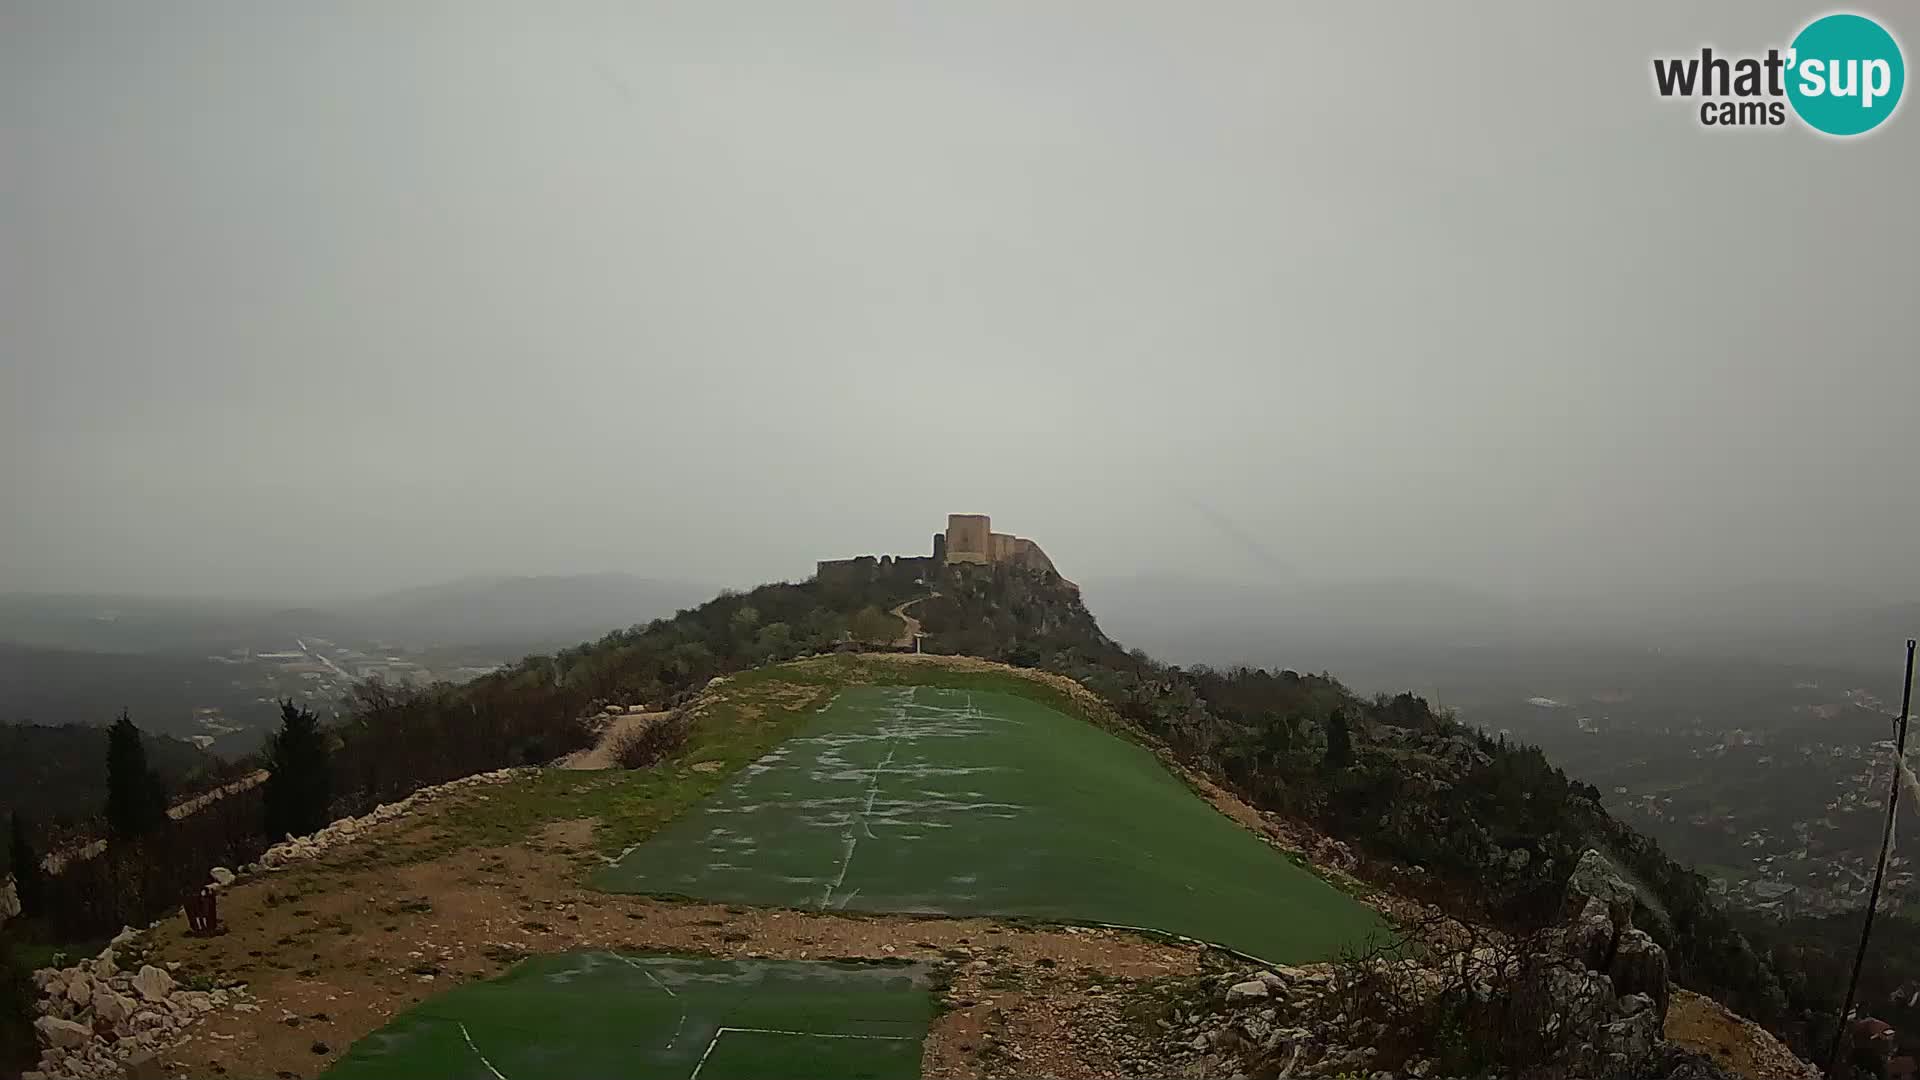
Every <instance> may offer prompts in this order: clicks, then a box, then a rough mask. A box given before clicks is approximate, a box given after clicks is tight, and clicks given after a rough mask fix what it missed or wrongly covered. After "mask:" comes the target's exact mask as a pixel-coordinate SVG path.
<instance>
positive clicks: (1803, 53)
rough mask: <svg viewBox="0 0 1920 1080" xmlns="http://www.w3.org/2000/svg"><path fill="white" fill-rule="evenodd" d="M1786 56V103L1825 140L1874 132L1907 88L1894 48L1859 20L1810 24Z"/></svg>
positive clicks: (1876, 28) (1873, 25) (1879, 30)
mask: <svg viewBox="0 0 1920 1080" xmlns="http://www.w3.org/2000/svg"><path fill="white" fill-rule="evenodd" d="M1787 57H1788V59H1787V64H1788V67H1789V70H1790V72H1791V74H1790V76H1789V79H1788V83H1787V100H1789V101H1791V102H1793V111H1794V112H1796V113H1798V114H1799V115H1800V119H1801V120H1803V121H1805V122H1806V124H1807V126H1808V127H1811V128H1813V129H1814V130H1815V131H1823V132H1826V133H1827V134H1828V135H1864V134H1866V133H1867V132H1869V131H1872V130H1873V129H1874V128H1876V127H1879V126H1880V124H1881V123H1882V122H1884V121H1885V120H1886V119H1887V117H1889V116H1892V115H1893V110H1894V109H1895V108H1897V107H1899V105H1900V91H1901V90H1903V89H1905V88H1906V85H1907V63H1906V59H1905V58H1904V57H1902V56H1901V54H1900V43H1899V42H1897V41H1895V40H1894V39H1893V35H1892V34H1889V33H1887V31H1886V29H1885V28H1884V27H1882V26H1881V25H1880V24H1879V23H1877V22H1874V21H1873V20H1872V19H1869V18H1867V17H1866V16H1864V15H1851V14H1841V15H1827V16H1824V17H1822V18H1819V19H1815V20H1814V21H1812V22H1810V23H1808V24H1807V25H1806V28H1805V29H1803V30H1801V31H1800V33H1799V34H1798V35H1797V36H1796V37H1795V38H1794V39H1793V46H1792V49H1791V51H1790V52H1788V54H1787Z"/></svg>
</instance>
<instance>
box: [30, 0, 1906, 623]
mask: <svg viewBox="0 0 1920 1080" xmlns="http://www.w3.org/2000/svg"><path fill="white" fill-rule="evenodd" d="M1824 10H1826V9H1825V8H1824V7H1823V6H1821V5H1808V4H1758V3H1748V2H1741V3H1722V4H1692V5H1667V4H1582V5H1577V6H1575V5H1567V4H1537V3H1508V4H1500V5H1493V4H1478V5H1473V6H1471V7H1462V6H1459V5H1433V4H1413V3H1405V4H1393V5H1384V4H1381V5H1355V4H1344V3H1343V4H1315V5H1306V4H1284V3H1272V2H1266V0H1261V2H1249V3H1226V2H1217V0H1209V2H1207V3H1199V4H1184V3H1172V2H1162V3H1153V4H1119V3H1112V2H1101V3H1092V2H1085V3H1072V4H1065V3H1058V4H1034V3H1032V2H1030V0H1019V2H1000V3H991V2H968V3H950V4H878V3H876V4H854V3H833V2H814V3H806V4H794V3H788V2H785V0H768V2H765V3H716V2H706V0H702V2H698V3H684V4H673V5H655V4H642V3H605V4H569V3H542V4H533V3H521V4H482V3H475V2H470V0H458V2H448V3H428V2H424V0H423V2H409V3H399V4H395V3H388V2H385V0H378V2H365V3H310V4H304V5H290V4H260V3H257V2H253V0H240V2H235V3H230V4H226V3H223V4H216V3H204V2H198V0H182V2H177V3H167V4H152V3H144V2H124V3H95V2H73V0H62V2H53V0H44V2H25V0H0V428H3V429H4V430H0V452H3V453H4V462H5V463H4V466H0V501H3V502H4V505H5V507H6V512H5V514H4V517H3V518H0V589H33V590H51V589H91V590H103V591H104V590H135V591H144V592H156V593H194V592H206V593H223V594H246V595H253V596H266V595H270V596H276V597H288V598H311V597H315V596H325V595H328V594H332V593H336V592H339V591H341V590H353V591H363V590H372V589H378V588H384V587H391V586H403V585H411V584H419V583H424V582H430V581H438V580H443V579H447V578H453V577H459V576H464V575H469V574H493V573H549V572H568V571H582V570H601V569H618V570H629V571H633V572H636V573H641V574H646V575H650V576H655V577H662V578H678V579H686V580H695V581H706V582H715V583H732V584H748V583H752V582H756V581H760V580H766V579H778V578H794V577H800V576H804V575H805V574H806V573H808V572H809V571H810V569H811V566H812V561H813V560H814V559H816V558H819V557H826V556H838V555H843V554H853V553H858V552H863V551H885V550H893V551H916V552H917V551H921V550H923V549H924V548H925V546H926V543H927V538H928V536H929V534H930V533H931V532H932V531H933V530H934V529H935V528H937V527H939V526H940V525H941V524H942V523H943V522H944V515H945V514H946V513H947V512H948V511H979V512H987V513H991V514H992V515H993V516H994V522H995V526H996V527H997V528H1000V529H1002V530H1005V531H1012V532H1017V533H1020V534H1022V535H1026V536H1031V537H1034V538H1036V539H1038V540H1040V541H1041V542H1042V543H1043V544H1044V545H1045V546H1046V548H1047V549H1048V551H1049V552H1050V553H1051V554H1052V555H1053V557H1054V559H1055V560H1056V562H1058V563H1059V564H1060V566H1061V568H1062V570H1063V571H1064V572H1065V573H1067V574H1068V576H1070V577H1078V578H1082V579H1089V578H1099V577H1110V576H1116V575H1129V574H1134V573H1164V572H1184V573H1191V574H1201V575H1206V576H1214V577H1254V578H1263V579H1265V578H1274V577H1278V576H1281V575H1284V574H1286V573H1289V572H1292V573H1297V574H1299V575H1301V576H1303V577H1306V578H1310V579H1314V580H1346V579H1374V578H1389V577H1393V578H1398V577H1419V578H1432V579H1436V580H1443V581H1448V582H1455V583H1460V584H1468V585H1475V586H1482V587H1494V588H1500V589H1513V590H1524V589H1527V588H1531V587H1534V586H1536V585H1538V584H1539V583H1541V582H1545V581H1558V582H1569V583H1572V584H1574V585H1577V586H1579V587H1582V588H1592V589H1599V590H1615V589H1620V588H1626V587H1632V586H1640V585H1647V584H1652V585H1655V586H1659V587H1665V586H1668V585H1672V584H1679V583H1690V582H1691V583H1699V584H1720V583H1731V584H1740V583H1748V582H1764V581H1771V580H1794V581H1802V582H1815V583H1823V584H1824V583H1831V584H1847V585H1856V586H1857V585H1862V584H1868V583H1872V582H1875V581H1878V580H1881V579H1883V578H1890V579H1892V580H1893V581H1894V583H1895V588H1894V589H1893V590H1892V592H1890V593H1889V594H1888V596H1887V599H1889V600H1895V599H1911V598H1912V595H1911V594H1912V593H1913V592H1914V591H1915V587H1916V585H1920V559H1917V558H1916V552H1920V494H1917V493H1916V489H1915V481H1914V480H1913V475H1914V467H1915V464H1916V458H1920V454H1916V449H1915V448H1916V446H1920V423H1916V421H1915V419H1914V408H1915V406H1916V404H1917V403H1920V392H1917V391H1920V366H1917V361H1920V351H1917V350H1916V343H1917V342H1920V289H1917V288H1916V285H1917V283H1920V276H1917V275H1916V274H1915V271H1914V255H1915V251H1916V242H1917V241H1920V200H1916V198H1915V196H1914V191H1915V185H1916V177H1920V168H1916V166H1920V149H1917V148H1920V115H1916V114H1915V111H1914V109H1915V106H1914V104H1913V103H1911V102H1909V103H1907V104H1905V105H1903V107H1902V110H1901V112H1900V114H1898V115H1896V116H1895V117H1894V118H1893V119H1892V120H1891V121H1890V122H1889V123H1888V125H1886V126H1885V127H1883V128H1882V130H1880V131H1878V132H1876V133H1875V134H1873V135H1871V136H1869V137H1867V138H1865V139H1856V140H1852V141H1837V140H1825V139H1822V138H1819V137H1817V136H1815V135H1813V134H1811V133H1809V132H1808V131H1806V130H1804V129H1797V128H1796V129H1787V130H1778V129H1775V130H1744V131H1733V132H1716V131H1709V130H1705V129H1702V128H1701V127H1700V125H1699V124H1698V122H1697V120H1696V118H1695V114H1694V111H1693V109H1692V107H1690V106H1688V105H1686V104H1682V103H1679V102H1674V101H1662V100H1659V99H1657V98H1656V97H1655V95H1654V92H1653V89H1652V80H1651V75H1650V68H1649V60H1650V59H1651V58H1652V57H1653V56H1655V55H1675V56H1678V55H1686V54H1688V53H1697V52H1698V50H1699V48H1700V46H1701V45H1702V44H1706V43H1712V44H1713V45H1715V46H1716V47H1718V48H1721V49H1726V50H1754V51H1762V50H1764V49H1765V48H1766V47H1767V46H1769V45H1784V44H1785V43H1786V41H1787V40H1789V39H1790V38H1791V36H1792V34H1793V32H1794V31H1795V30H1796V29H1798V27H1799V26H1801V25H1802V24H1803V23H1805V22H1806V21H1807V20H1808V19H1809V18H1810V17H1811V16H1813V15H1815V14H1818V13H1821V12H1823V11H1824ZM1854 10H1860V11H1864V12H1867V13H1870V14H1874V15H1876V16H1879V17H1881V19H1882V21H1883V22H1884V23H1885V24H1886V25H1888V26H1889V27H1890V28H1891V29H1892V30H1893V31H1894V32H1895V33H1896V34H1898V35H1901V36H1902V38H1903V40H1904V41H1905V42H1906V43H1907V53H1908V61H1909V64H1911V63H1912V62H1913V60H1914V53H1915V44H1914V43H1915V42H1920V19H1917V18H1916V17H1915V14H1914V12H1913V10H1912V9H1911V8H1905V7H1901V6H1896V5H1892V4H1880V5H1877V6H1869V7H1864V8H1856V9H1854ZM1288 568H1291V569H1290V570H1289V569H1288ZM1893 592H1897V593H1898V594H1899V595H1893V594H1892V593H1893Z"/></svg>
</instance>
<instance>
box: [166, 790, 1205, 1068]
mask: <svg viewBox="0 0 1920 1080" xmlns="http://www.w3.org/2000/svg"><path fill="white" fill-rule="evenodd" d="M478 809H479V807H478V804H475V803H467V802H466V801H465V800H460V801H455V802H450V803H449V804H447V805H445V806H443V807H436V808H435V810H434V811H432V812H430V813H428V814H425V815H422V816H421V817H419V818H416V819H405V820H402V821H398V822H395V823H393V824H391V825H386V826H381V827H379V828H378V829H377V830H376V834H375V835H373V836H372V837H370V838H369V839H368V840H366V841H362V842H361V843H359V844H356V845H354V847H352V848H349V849H343V850H342V851H339V852H335V853H332V854H330V855H329V856H327V857H325V858H323V859H321V860H318V861H316V862H314V863H311V864H306V865H303V866H302V867H300V868H299V869H297V870H292V871H288V872H285V873H282V874H276V875H271V876H268V877H264V878H259V879H253V880H249V881H245V882H243V883H242V884H241V885H239V886H237V887H235V888H234V889H233V890H231V891H230V892H228V893H227V894H225V895H224V896H223V898H222V902H221V910H220V914H221V918H222V920H223V921H224V922H225V923H226V924H227V925H228V926H229V927H230V930H229V932H227V933H226V934H224V935H222V936H219V937H216V938H212V939H199V938H190V937H187V936H186V934H185V925H184V922H183V920H181V919H179V918H177V917H176V918H173V919H169V920H167V921H166V922H165V923H164V924H162V926H161V928H160V929H158V930H156V931H154V932H153V934H152V937H153V940H154V943H155V946H156V951H157V952H158V954H159V955H160V956H161V957H163V958H164V959H166V960H172V961H179V962H180V963H181V965H182V966H181V969H180V970H179V971H177V972H176V975H177V977H179V978H182V979H193V978H195V977H201V978H218V979H240V980H244V981H245V982H246V983H247V984H248V987H249V989H250V991H251V993H252V994H253V995H254V1000H255V1001H257V1002H258V1003H259V1006H260V1008H259V1011H258V1012H250V1013H249V1012H223V1013H219V1014H217V1015H214V1016H212V1017H209V1018H208V1020H207V1021H205V1022H204V1023H202V1024H201V1025H199V1026H197V1027H195V1028H194V1029H193V1034H192V1036H191V1037H190V1038H189V1040H188V1041H187V1042H185V1043H182V1044H181V1045H179V1046H177V1047H175V1048H174V1049H172V1050H170V1051H167V1052H166V1053H164V1054H162V1061H163V1062H164V1063H165V1067H166V1069H167V1072H168V1073H169V1074H170V1075H179V1074H185V1075H192V1076H215V1075H227V1076H276V1075H278V1076H312V1075H315V1074H317V1073H318V1072H320V1071H321V1070H322V1069H324V1068H326V1067H327V1066H328V1065H330V1064H332V1063H333V1062H334V1061H335V1060H337V1059H338V1058H339V1056H340V1054H341V1053H342V1052H344V1051H345V1049H346V1048H347V1047H348V1046H349V1045H350V1044H352V1043H353V1042H354V1041H355V1040H356V1039H359V1038H361V1037H362V1036H364V1035H367V1034H368V1033H370V1032H372V1031H373V1030H375V1029H377V1028H379V1027H380V1026H382V1025H383V1024H385V1023H386V1022H387V1021H388V1020H389V1019H390V1018H391V1017H392V1016H394V1015H395V1014H396V1013H399V1012H402V1011H404V1010H406V1009H408V1008H411V1007H413V1006H414V1005H417V1004H419V1003H420V1002H421V1001H423V1000H425V999H426V998H428V997H431V996H433V995H435V994H438V993H441V992H443V991H445V990H446V989H448V988H449V987H451V986H455V985H458V984H460V983H462V982H466V981H469V980H473V979H483V978H491V977H493V976H496V975H499V974H501V973H502V972H504V971H505V970H506V969H507V968H508V967H510V966H511V965H512V964H514V963H515V962H517V961H518V960H520V959H521V958H523V957H525V956H528V955H530V954H533V953H547V952H559V951H563V950H567V949H576V948H610V949H622V950H632V951H644V950H668V951H675V952H686V953H694V954H698V955H706V956H716V957H729V958H738V959H752V958H759V957H770V958H776V959H793V960H805V959H827V958H843V957H844V958H852V957H858V958H866V959H880V958H885V957H895V958H905V959H915V960H926V961H931V962H935V963H939V964H943V965H946V966H947V967H948V969H949V970H951V971H952V972H953V973H954V980H955V981H954V984H953V988H952V989H950V990H949V991H948V1000H947V1002H946V1004H947V1006H948V1008H947V1010H946V1011H945V1013H944V1015H943V1016H942V1017H941V1019H940V1020H939V1021H938V1022H937V1023H936V1025H935V1027H934V1029H933V1031H932V1032H931V1033H930V1035H929V1037H928V1040H927V1044H926V1075H927V1076H929V1077H943V1078H957V1077H975V1076H983V1075H986V1074H987V1072H989V1071H990V1070H991V1068H992V1067H993V1063H994V1062H996V1061H997V1062H1002V1063H1004V1062H1005V1061H1006V1060H1008V1057H1007V1055H1008V1054H1009V1053H1012V1054H1015V1055H1018V1056H1019V1058H1018V1059H1020V1060H1033V1061H1040V1060H1046V1061H1048V1062H1049V1074H1050V1075H1059V1076H1098V1075H1113V1074H1114V1071H1115V1070H1114V1065H1115V1063H1114V1062H1112V1061H1105V1060H1100V1059H1099V1052H1098V1051H1097V1049H1095V1050H1084V1051H1072V1050H1071V1048H1070V1047H1069V1046H1067V1044H1065V1043H1062V1042H1060V1040H1059V1039H1058V1037H1057V1036H1058V1033H1059V1021H1058V1019H1057V1014H1058V1012H1059V1009H1060V1005H1059V1003H1058V1002H1056V1001H1053V1000H1052V997H1051V996H1050V995H1049V994H1042V993H1037V992H1036V991H1039V990H1041V989H1042V988H1044V987H1047V986H1058V987H1061V988H1062V989H1063V992H1065V993H1068V994H1069V995H1071V994H1073V993H1075V992H1076V991H1074V990H1073V989H1072V988H1073V987H1074V986H1077V985H1084V984H1095V983H1100V982H1102V981H1105V982H1107V983H1109V984H1111V983H1112V982H1113V981H1114V980H1121V981H1125V980H1137V979H1146V978H1154V977H1159V976H1165V975H1185V974H1191V973H1194V972H1196V971H1198V970H1200V967H1201V965H1202V963H1203V957H1204V955H1205V950H1203V949H1200V948H1196V947H1191V946H1185V945H1175V944H1165V943H1160V942H1155V941H1148V940H1145V939H1142V938H1138V937H1135V936H1133V935H1129V934H1122V933H1116V932H1112V931H1096V930H1080V929H1068V928H1059V929H1034V928H1031V927H1026V926H1022V925H1018V924H1012V923H1002V922H999V921H996V920H992V919H948V918H916V917H905V916H881V917H861V916H841V915H820V914H813V913H807V912H798V911H786V910H777V909H749V908H741V907H733V906H727V905H720V904H706V903H684V902H672V901H665V900H653V899H646V898H641V897H627V896H612V895H607V894H602V893H596V892H591V891H589V890H587V889H584V888H582V887H580V886H578V885H577V884H575V882H577V881H578V880H579V878H580V874H581V872H582V871H583V870H584V869H585V868H586V867H589V866H592V865H595V864H597V862H598V860H599V856H598V854H597V853H596V852H595V851H594V849H593V845H592V835H593V830H594V823H593V822H592V821H591V820H573V821H562V822H553V823H550V824H548V825H547V826H545V827H544V828H542V829H541V830H540V831H539V833H538V834H537V835H536V836H535V837H533V838H530V839H528V840H527V841H526V842H524V843H521V844H514V845H509V846H504V847H488V848H469V849H464V850H460V851H456V852H452V853H449V854H443V855H440V856H438V857H435V858H430V859H425V860H423V861H420V862H415V863H402V864H399V865H395V864H393V863H390V862H383V861H382V856H383V855H385V854H387V853H392V852H396V851H406V850H410V849H411V850H431V849H432V847H433V846H434V844H435V843H436V840H437V839H439V838H441V836H442V831H443V825H442V823H441V822H440V821H439V818H440V816H441V815H448V814H452V815H457V814H463V813H471V812H476V811H477V810H478ZM1096 993H1097V991H1096ZM1049 1017H1053V1018H1054V1019H1048V1018H1049ZM1022 1031H1025V1032H1028V1033H1029V1034H1027V1035H1021V1034H1019V1032H1022ZM1089 1045H1090V1046H1092V1045H1097V1044H1091V1043H1090V1044H1089ZM1029 1055H1031V1058H1029Z"/></svg>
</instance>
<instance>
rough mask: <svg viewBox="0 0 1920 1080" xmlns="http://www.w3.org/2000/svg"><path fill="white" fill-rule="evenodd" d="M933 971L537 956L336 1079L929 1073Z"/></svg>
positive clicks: (399, 1029)
mask: <svg viewBox="0 0 1920 1080" xmlns="http://www.w3.org/2000/svg"><path fill="white" fill-rule="evenodd" d="M932 1016H933V999H932V995H931V993H930V991H929V989H928V979H927V969H926V968H925V967H923V966H920V965H907V964H889V965H874V964H851V963H830V962H824V961H821V962H816V961H751V960H749V961H730V960H700V959H692V958H686V957H666V956H646V955H629V954H621V953H610V952H577V953H563V954H560V955H557V956H542V957H535V958H533V959H530V960H527V961H525V962H524V963H522V964H520V965H519V966H517V967H515V968H514V969H513V971H511V972H509V973H508V974H507V975H505V976H502V977H501V978H498V979H494V980H492V981H490V982H484V983H473V984H469V985H467V986H462V987H459V988H457V989H454V990H451V991H448V992H447V993H445V994H442V995H440V996H439V997H436V998H433V999H432V1000H430V1001H427V1002H425V1003H423V1004H421V1005H420V1006H419V1007H417V1008H415V1009H412V1010H411V1011H409V1012H407V1013H405V1014H403V1015H401V1016H399V1017H396V1018H395V1019H394V1020H393V1021H392V1022H391V1023H389V1024H388V1025H387V1026H386V1027H384V1028H381V1029H380V1030H379V1031H376V1032H374V1033H373V1034H371V1035H368V1036H367V1037H366V1038H364V1039H362V1040H360V1041H359V1042H358V1043H355V1044H354V1046H353V1047H352V1049H351V1050H350V1051H349V1052H348V1053H347V1054H346V1055H345V1056H344V1057H342V1058H341V1059H340V1061H339V1062H338V1063H337V1064H335V1065H334V1067H333V1068H331V1069H329V1070H328V1071H327V1072H326V1073H325V1074H324V1075H325V1076H327V1077H328V1078H329V1080H429V1078H439V1080H529V1078H549V1077H581V1078H586V1077H623V1078H631V1080H692V1078H697V1080H743V1078H746V1077H769V1076H780V1077H794V1078H807V1077H816V1076H817V1077H836V1078H838V1077H848V1078H869V1080H906V1078H910V1077H917V1076H919V1075H920V1044H921V1042H922V1040H923V1039H924V1038H925V1037H926V1033H927V1025H928V1023H929V1022H930V1021H931V1019H932Z"/></svg>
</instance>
